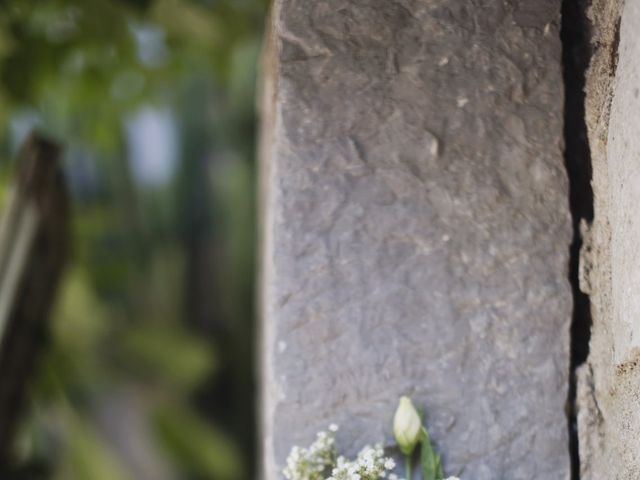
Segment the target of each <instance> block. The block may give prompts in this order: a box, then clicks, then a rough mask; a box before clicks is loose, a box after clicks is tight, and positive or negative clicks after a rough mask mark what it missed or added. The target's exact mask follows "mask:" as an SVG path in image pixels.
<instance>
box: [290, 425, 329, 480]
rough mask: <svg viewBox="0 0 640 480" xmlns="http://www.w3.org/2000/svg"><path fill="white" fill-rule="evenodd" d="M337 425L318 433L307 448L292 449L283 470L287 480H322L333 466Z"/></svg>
mask: <svg viewBox="0 0 640 480" xmlns="http://www.w3.org/2000/svg"><path fill="white" fill-rule="evenodd" d="M337 431H338V426H337V425H330V426H329V431H328V432H319V433H318V435H317V437H316V440H315V442H313V443H312V444H311V446H310V447H309V448H300V447H293V448H292V449H291V453H289V456H288V457H287V466H286V468H285V469H284V470H283V472H282V473H283V474H284V476H285V478H287V479H288V480H323V479H324V478H325V473H326V472H327V471H328V470H330V469H331V467H333V466H334V465H335V462H336V445H335V444H336V441H335V432H337Z"/></svg>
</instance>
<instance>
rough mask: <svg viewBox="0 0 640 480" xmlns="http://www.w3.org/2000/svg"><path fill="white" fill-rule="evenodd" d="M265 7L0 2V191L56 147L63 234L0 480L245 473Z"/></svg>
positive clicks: (127, 0)
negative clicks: (43, 142)
mask: <svg viewBox="0 0 640 480" xmlns="http://www.w3.org/2000/svg"><path fill="white" fill-rule="evenodd" d="M266 7H267V0H3V1H2V2H1V3H0V125H1V128H0V170H1V173H2V191H1V192H0V194H1V195H0V198H5V192H6V190H7V185H8V184H10V183H11V179H12V172H13V168H14V160H15V157H16V152H17V151H18V149H19V147H20V145H21V144H22V143H23V142H24V140H25V138H26V137H27V136H28V134H29V132H30V131H32V130H33V129H36V130H38V131H40V132H43V133H44V134H45V135H47V136H48V137H49V138H52V139H54V140H55V141H56V142H58V143H60V144H61V145H63V146H64V149H65V154H64V172H65V176H66V180H67V184H68V187H69V190H70V193H71V196H72V239H73V241H72V257H71V262H70V264H69V265H68V267H67V269H66V271H65V275H64V279H63V281H62V283H61V285H60V288H59V289H58V297H57V301H56V302H55V308H54V311H53V315H52V318H51V324H50V338H49V339H48V344H47V347H46V350H45V351H44V354H43V355H41V358H40V359H39V362H38V368H37V371H36V372H35V375H34V379H33V381H32V382H31V383H30V386H29V402H28V406H27V414H26V415H25V417H24V419H23V420H21V423H20V429H19V434H18V438H17V440H16V444H15V452H14V461H13V464H12V465H9V466H4V468H6V469H8V470H7V471H10V472H11V473H10V474H7V475H8V477H7V478H12V479H22V478H24V479H27V478H29V479H50V478H51V479H73V480H84V479H86V480H102V479H104V480H119V479H142V480H144V479H150V480H163V479H222V480H224V479H249V478H254V472H255V463H256V462H255V457H256V452H255V423H256V422H255V418H254V417H255V415H254V402H255V378H254V355H253V351H254V326H253V324H254V322H253V304H252V302H253V291H252V290H253V281H254V280H253V270H254V245H253V243H254V210H255V209H254V202H255V195H254V176H255V168H254V150H255V113H254V110H255V105H254V104H255V101H254V97H255V91H254V87H255V75H256V65H257V59H258V56H259V53H260V47H261V40H262V29H263V23H264V15H265V11H266Z"/></svg>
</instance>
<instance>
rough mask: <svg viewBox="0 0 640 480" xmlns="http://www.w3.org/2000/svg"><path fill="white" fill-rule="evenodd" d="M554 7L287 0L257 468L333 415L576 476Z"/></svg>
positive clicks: (274, 124)
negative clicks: (405, 424) (412, 416)
mask: <svg viewBox="0 0 640 480" xmlns="http://www.w3.org/2000/svg"><path fill="white" fill-rule="evenodd" d="M559 7H560V1H559V0H544V1H542V0H528V1H517V0H512V1H503V0H478V1H469V0H358V1H355V0H354V1H346V0H276V1H275V5H274V11H273V13H272V19H271V22H270V29H271V33H270V34H269V36H270V38H269V46H268V47H267V52H266V54H265V63H264V70H265V72H264V77H265V78H264V82H263V88H264V91H263V136H262V146H261V156H262V164H261V168H262V175H261V186H262V190H263V192H262V208H263V215H262V218H263V225H262V235H263V240H262V242H263V243H262V245H263V247H262V254H261V255H262V259H261V268H262V280H261V281H262V287H261V295H262V299H261V314H262V328H263V332H262V342H263V353H262V368H263V374H262V381H263V403H262V415H263V436H264V443H263V446H264V459H265V478H266V479H268V480H274V479H276V478H281V474H280V470H281V468H282V466H283V463H284V459H285V458H286V455H287V453H288V451H289V449H290V448H291V447H292V446H293V445H307V444H309V443H310V442H311V441H312V440H313V438H314V433H315V432H316V431H318V430H320V429H322V428H326V426H327V425H328V424H329V423H330V422H336V423H338V424H340V425H341V431H340V432H339V437H338V440H339V445H340V447H341V448H342V449H343V450H344V451H346V452H347V453H354V452H356V451H357V450H358V449H359V448H360V447H361V446H363V445H364V444H365V443H367V442H368V443H370V442H375V441H379V440H380V441H384V442H385V443H386V444H387V445H391V444H392V434H391V419H392V416H393V413H394V409H395V407H396V403H397V401H398V398H399V396H400V395H401V394H408V395H410V396H411V397H412V398H413V399H414V401H415V402H416V403H417V404H418V405H419V406H421V407H424V409H425V411H426V419H427V422H428V426H429V429H430V431H431V432H432V436H433V438H434V441H435V443H436V445H437V448H438V450H439V451H440V452H442V454H443V459H444V465H445V470H446V472H447V473H448V474H458V475H460V476H461V477H462V478H463V479H464V480H496V479H508V480H533V479H540V480H542V479H544V480H556V479H558V480H565V479H566V478H568V472H569V454H568V448H567V443H568V440H567V420H566V417H565V402H566V396H567V386H568V368H569V355H568V349H569V348H568V345H569V324H570V316H571V292H570V288H569V285H568V281H567V263H568V252H569V243H570V241H571V220H570V216H569V213H568V193H567V180H566V174H565V170H564V166H563V157H562V147H563V142H562V109H563V87H562V78H561V63H560V62H561V60H560V56H561V55H560V54H561V45H560V40H559V35H558V29H559Z"/></svg>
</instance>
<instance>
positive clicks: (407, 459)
mask: <svg viewBox="0 0 640 480" xmlns="http://www.w3.org/2000/svg"><path fill="white" fill-rule="evenodd" d="M404 464H405V474H406V476H407V480H411V455H407V456H405V463H404Z"/></svg>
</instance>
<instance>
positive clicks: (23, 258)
mask: <svg viewBox="0 0 640 480" xmlns="http://www.w3.org/2000/svg"><path fill="white" fill-rule="evenodd" d="M60 157H61V148H60V147H59V146H58V145H56V144H55V143H53V142H51V141H48V140H46V139H44V138H43V137H41V136H39V135H37V134H33V135H31V137H30V138H29V139H28V140H27V141H26V142H25V144H24V146H23V148H22V150H21V152H20V153H19V156H18V164H17V174H16V179H15V182H14V184H13V186H12V191H11V192H10V198H9V201H8V204H7V206H6V209H5V211H4V212H3V217H2V220H1V223H0V461H2V463H3V464H5V460H7V459H8V457H9V455H10V449H11V442H12V439H13V436H14V432H15V430H16V426H17V420H18V418H19V414H20V413H21V412H22V411H23V409H24V406H25V399H26V389H27V384H28V381H29V378H30V377H31V374H32V372H33V367H34V364H35V360H36V358H37V356H38V353H39V352H40V351H41V349H42V346H43V345H44V341H45V338H46V332H47V328H46V324H47V318H48V316H49V313H50V310H51V306H52V303H53V299H54V296H55V292H56V288H57V285H58V283H59V280H60V277H61V273H62V269H63V266H64V264H65V261H66V259H67V252H68V246H69V242H68V240H69V239H68V232H69V229H68V223H69V209H68V199H67V194H66V189H65V184H64V179H63V175H62V171H61V168H60Z"/></svg>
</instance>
